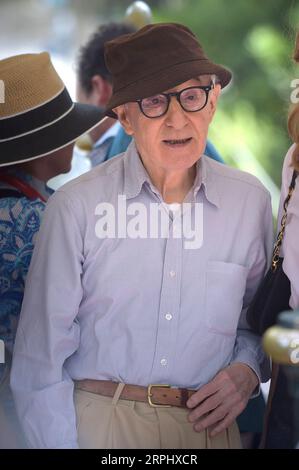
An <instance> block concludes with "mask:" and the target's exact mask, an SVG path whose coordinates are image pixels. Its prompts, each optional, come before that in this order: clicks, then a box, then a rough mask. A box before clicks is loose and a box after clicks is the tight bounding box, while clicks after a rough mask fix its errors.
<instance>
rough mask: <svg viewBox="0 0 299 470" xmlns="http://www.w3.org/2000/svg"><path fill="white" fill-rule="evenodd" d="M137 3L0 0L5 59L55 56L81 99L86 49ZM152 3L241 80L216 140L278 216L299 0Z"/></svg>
mask: <svg viewBox="0 0 299 470" xmlns="http://www.w3.org/2000/svg"><path fill="white" fill-rule="evenodd" d="M131 3H132V2H131V1H130V0H90V1H87V0H85V1H81V0H73V1H70V0H0V59H3V58H5V57H8V56H10V55H15V54H20V53H26V52H39V51H43V50H47V51H49V52H50V53H51V55H52V58H53V62H54V64H55V67H56V68H57V71H58V73H59V74H60V75H61V77H62V78H63V80H64V81H65V83H66V85H67V87H68V89H69V91H70V93H71V95H72V97H73V99H75V89H76V80H75V63H76V58H77V55H78V49H79V47H80V45H81V44H83V43H85V42H86V41H87V39H88V37H89V36H90V34H91V33H92V32H93V31H94V30H95V29H96V28H97V26H98V25H99V24H101V23H105V22H107V21H111V20H114V21H122V20H123V19H124V17H125V12H126V9H127V7H128V6H129V5H130V4H131ZM147 4H148V5H149V7H150V8H151V11H152V15H153V22H159V21H175V22H180V23H184V24H185V25H187V26H189V27H190V28H191V29H192V30H193V32H195V33H196V34H197V36H198V38H199V41H200V42H201V43H202V45H203V47H204V49H205V50H206V52H207V54H208V55H210V56H211V58H212V59H213V60H214V61H217V62H219V63H222V64H223V65H226V66H227V67H229V68H230V69H231V70H232V71H233V74H234V80H233V83H232V85H231V86H230V87H229V88H228V89H227V90H225V91H224V93H223V94H222V98H221V100H220V102H219V108H218V114H217V113H216V118H215V120H214V122H213V123H212V126H211V130H210V134H209V138H210V140H211V141H212V142H213V144H214V145H215V146H216V148H217V149H218V150H219V152H220V153H221V155H222V156H223V158H224V160H225V162H226V163H228V164H230V165H233V166H236V167H239V168H241V169H244V170H246V171H249V172H251V173H253V174H255V175H256V176H258V177H259V178H260V179H261V180H262V181H263V183H264V184H265V185H266V186H267V188H268V189H269V190H270V191H271V194H272V200H273V211H274V214H276V213H277V206H278V197H279V187H280V181H281V167H282V162H283V158H284V155H285V153H286V151H287V149H288V147H289V145H290V140H289V137H288V134H287V126H286V122H287V112H288V108H289V105H290V95H291V93H292V91H294V88H292V81H293V80H294V79H296V78H297V77H298V76H299V71H298V69H296V68H294V66H293V64H292V59H291V56H292V50H293V45H294V38H295V32H296V29H297V27H299V2H298V1H296V0H268V1H266V2H261V1H260V0H251V1H250V2H249V1H248V0H238V1H233V0H226V1H223V0H148V2H147ZM0 78H1V77H0ZM298 94H299V93H298Z"/></svg>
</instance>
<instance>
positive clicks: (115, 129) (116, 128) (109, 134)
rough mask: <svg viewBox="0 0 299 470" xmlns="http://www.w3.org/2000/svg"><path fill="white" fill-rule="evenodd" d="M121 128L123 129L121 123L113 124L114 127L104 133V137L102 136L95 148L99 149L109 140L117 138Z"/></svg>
mask: <svg viewBox="0 0 299 470" xmlns="http://www.w3.org/2000/svg"><path fill="white" fill-rule="evenodd" d="M120 128H121V124H120V123H119V121H116V123H115V124H113V126H111V127H109V129H108V130H107V131H106V132H104V134H103V135H101V137H100V138H99V139H98V140H97V141H96V143H95V144H94V146H93V148H97V147H99V146H100V145H102V144H103V143H104V142H105V141H106V140H107V139H109V138H112V137H115V136H116V134H117V133H118V131H119V129H120Z"/></svg>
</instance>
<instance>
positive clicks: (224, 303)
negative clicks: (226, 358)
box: [205, 261, 248, 335]
mask: <svg viewBox="0 0 299 470" xmlns="http://www.w3.org/2000/svg"><path fill="white" fill-rule="evenodd" d="M247 275H248V268H246V267H244V266H241V265H239V264H233V263H224V262H221V261H210V262H209V263H208V265H207V270H206V288H205V323H206V325H207V327H208V328H209V329H210V330H212V331H215V332H216V333H221V334H225V335H235V334H236V329H237V326H238V321H239V317H240V314H241V310H242V306H243V297H244V294H245V290H246V280H247Z"/></svg>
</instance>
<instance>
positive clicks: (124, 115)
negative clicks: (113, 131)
mask: <svg viewBox="0 0 299 470" xmlns="http://www.w3.org/2000/svg"><path fill="white" fill-rule="evenodd" d="M112 111H114V113H115V114H117V117H118V120H119V122H120V123H121V125H122V126H123V128H124V130H125V131H126V133H127V134H128V135H133V129H132V126H131V121H130V118H129V115H128V109H127V107H126V105H125V104H120V105H119V106H117V107H116V108H113V109H112Z"/></svg>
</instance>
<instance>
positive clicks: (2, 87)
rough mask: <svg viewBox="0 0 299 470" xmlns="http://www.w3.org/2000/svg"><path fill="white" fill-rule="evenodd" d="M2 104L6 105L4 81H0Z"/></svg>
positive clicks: (0, 99) (0, 100)
mask: <svg viewBox="0 0 299 470" xmlns="http://www.w3.org/2000/svg"><path fill="white" fill-rule="evenodd" d="M0 103H2V104H3V103H5V86H4V81H3V80H0Z"/></svg>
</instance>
